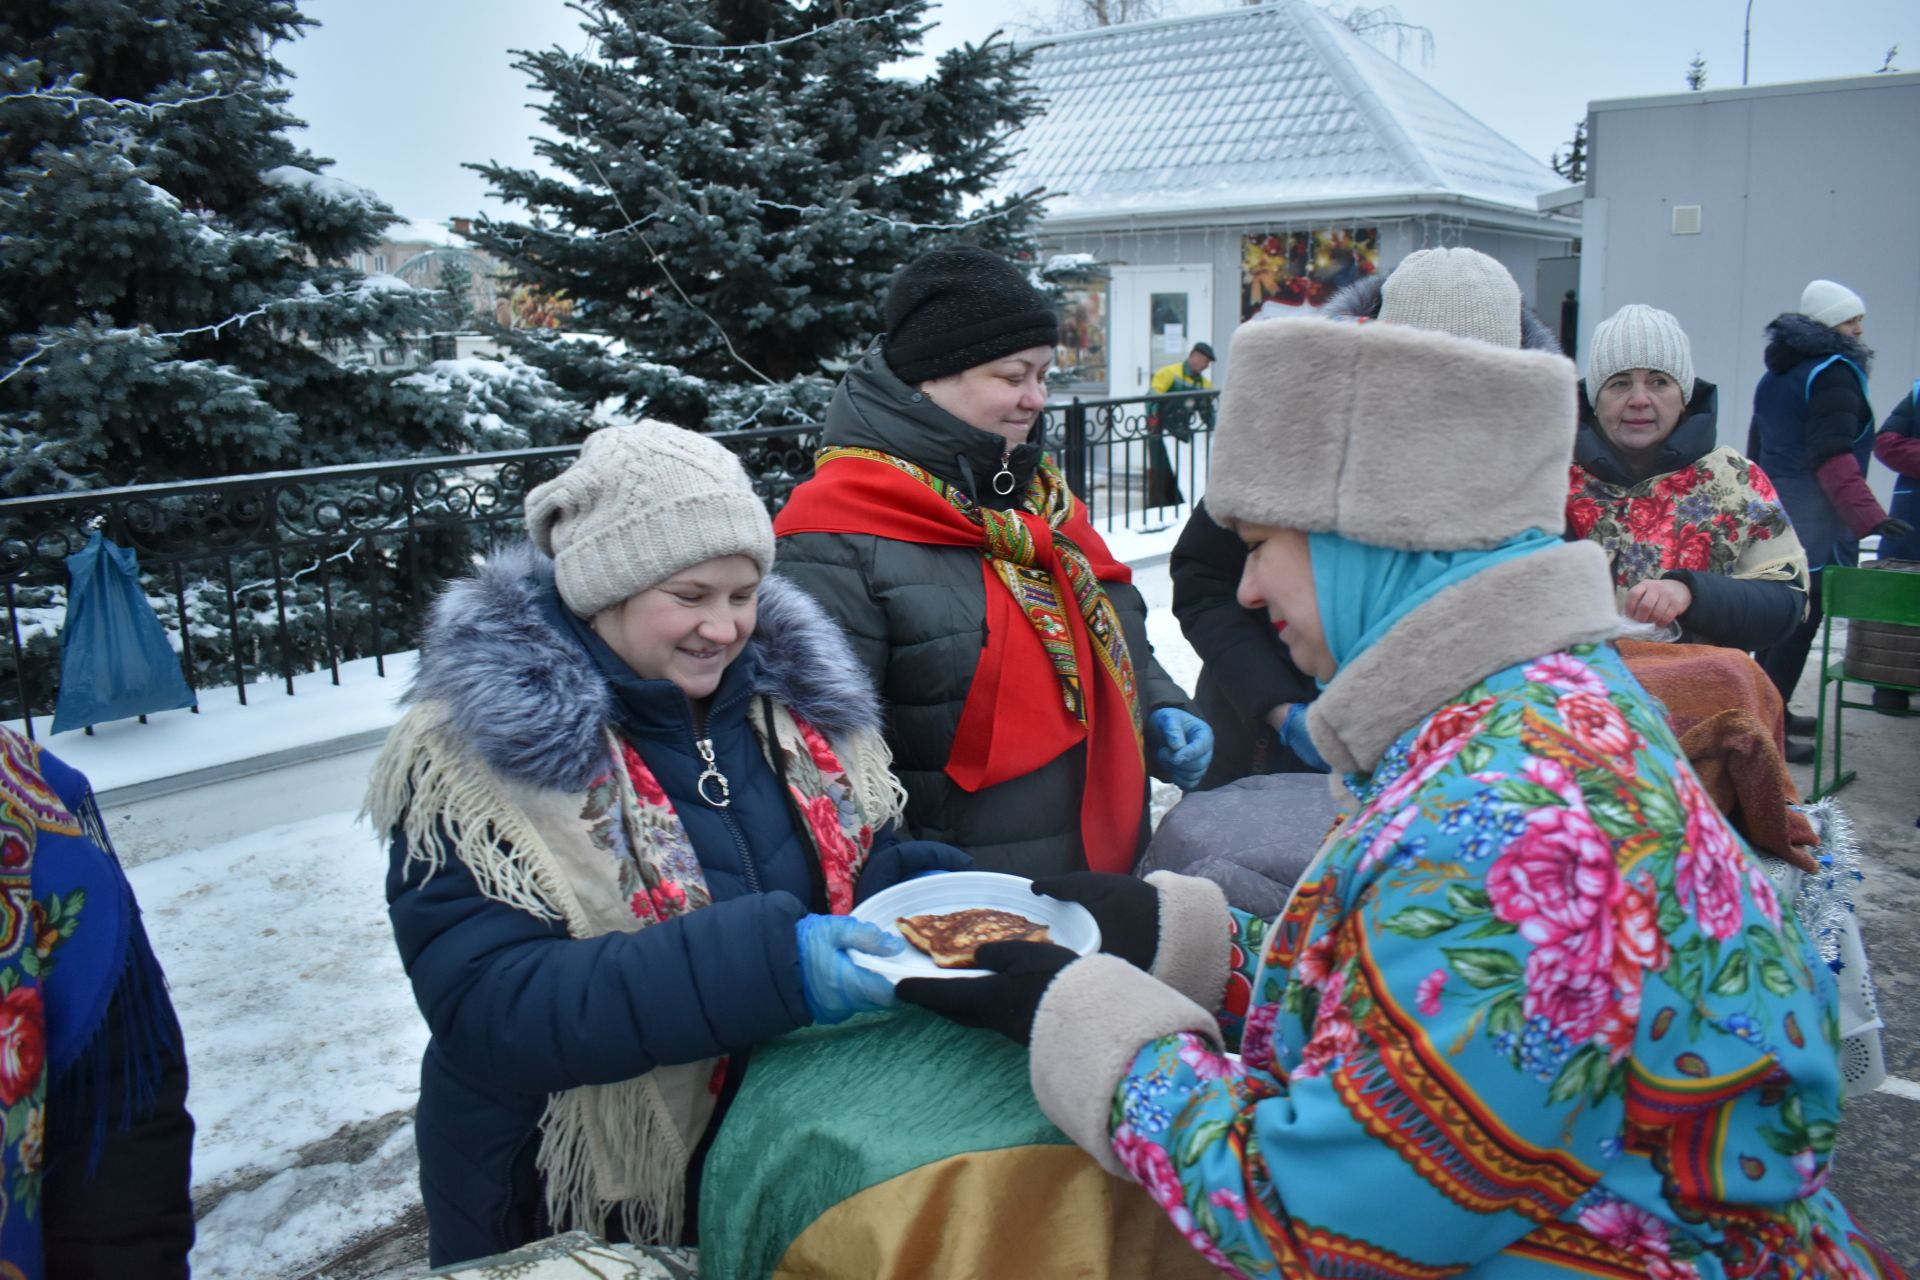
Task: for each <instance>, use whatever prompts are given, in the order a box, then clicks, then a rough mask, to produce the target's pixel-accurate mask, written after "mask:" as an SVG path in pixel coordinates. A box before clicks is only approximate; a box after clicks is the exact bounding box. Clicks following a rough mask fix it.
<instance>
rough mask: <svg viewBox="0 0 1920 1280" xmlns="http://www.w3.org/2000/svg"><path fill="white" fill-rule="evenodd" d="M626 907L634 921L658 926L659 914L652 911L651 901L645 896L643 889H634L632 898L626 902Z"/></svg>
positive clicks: (645, 892)
mask: <svg viewBox="0 0 1920 1280" xmlns="http://www.w3.org/2000/svg"><path fill="white" fill-rule="evenodd" d="M627 907H628V909H629V910H631V911H632V912H633V918H634V919H636V920H644V921H646V922H647V923H648V924H658V923H659V921H660V913H659V912H658V911H655V910H654V909H653V899H652V898H650V897H648V896H647V891H646V890H645V889H636V890H635V891H634V894H633V897H631V898H629V899H628V900H627Z"/></svg>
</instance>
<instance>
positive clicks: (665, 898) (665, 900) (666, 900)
mask: <svg viewBox="0 0 1920 1280" xmlns="http://www.w3.org/2000/svg"><path fill="white" fill-rule="evenodd" d="M650 896H651V897H652V898H653V910H654V914H655V915H656V916H657V917H658V918H659V919H662V920H665V919H667V918H668V917H669V916H676V915H679V914H680V913H681V912H683V911H685V910H686V909H687V891H686V890H685V889H682V888H681V887H680V886H679V885H677V884H675V883H674V882H673V881H671V880H664V881H662V882H661V883H659V884H657V885H655V886H654V887H653V888H652V890H650Z"/></svg>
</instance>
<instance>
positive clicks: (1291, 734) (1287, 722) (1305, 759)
mask: <svg viewBox="0 0 1920 1280" xmlns="http://www.w3.org/2000/svg"><path fill="white" fill-rule="evenodd" d="M1280 741H1282V742H1284V743H1285V744H1286V746H1287V750H1289V751H1291V752H1293V754H1295V755H1297V756H1299V757H1300V761H1301V763H1303V764H1305V765H1307V766H1308V767H1309V768H1312V769H1315V770H1317V771H1318V772H1320V773H1332V772H1333V766H1332V765H1330V764H1328V763H1327V762H1326V759H1325V758H1324V757H1323V756H1321V754H1320V749H1319V748H1318V747H1316V746H1314V745H1313V735H1312V734H1310V733H1308V732H1307V704H1306V703H1304V702H1292V703H1288V704H1287V714H1285V715H1284V716H1281V717H1280Z"/></svg>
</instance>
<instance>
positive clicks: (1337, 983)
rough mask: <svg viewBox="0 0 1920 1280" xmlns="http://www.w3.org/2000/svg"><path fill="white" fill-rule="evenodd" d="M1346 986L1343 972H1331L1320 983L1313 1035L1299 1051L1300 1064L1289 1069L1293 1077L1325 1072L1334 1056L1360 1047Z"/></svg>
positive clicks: (1310, 1075)
mask: <svg viewBox="0 0 1920 1280" xmlns="http://www.w3.org/2000/svg"><path fill="white" fill-rule="evenodd" d="M1346 990H1347V977H1346V975H1345V974H1343V973H1336V974H1334V975H1333V976H1332V977H1330V978H1328V979H1327V981H1326V983H1325V984H1324V985H1323V986H1322V987H1321V994H1320V1008H1319V1009H1318V1010H1317V1011H1316V1012H1315V1014H1314V1019H1313V1038H1312V1039H1311V1040H1309V1041H1307V1046H1306V1048H1304V1049H1302V1050H1301V1051H1300V1065H1299V1066H1298V1067H1295V1068H1294V1069H1293V1072H1292V1076H1293V1078H1294V1079H1295V1080H1303V1079H1309V1078H1311V1077H1313V1076H1317V1075H1322V1074H1324V1073H1325V1072H1326V1069H1327V1068H1328V1067H1329V1066H1331V1065H1332V1064H1333V1062H1334V1061H1335V1060H1336V1059H1338V1058H1342V1057H1345V1056H1346V1055H1347V1054H1349V1053H1352V1052H1353V1051H1354V1050H1355V1049H1357V1048H1359V1047H1360V1031H1359V1029H1358V1028H1357V1027H1355V1026H1354V1025H1353V1014H1352V1013H1351V1012H1350V1011H1349V1010H1348V1009H1347V1000H1346Z"/></svg>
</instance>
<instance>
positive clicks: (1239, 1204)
mask: <svg viewBox="0 0 1920 1280" xmlns="http://www.w3.org/2000/svg"><path fill="white" fill-rule="evenodd" d="M1207 1203H1209V1204H1211V1205H1212V1206H1213V1207H1214V1208H1216V1209H1225V1210H1226V1211H1227V1212H1228V1213H1230V1214H1232V1215H1233V1216H1234V1218H1235V1219H1236V1220H1237V1221H1240V1222H1245V1221H1246V1220H1247V1202H1246V1201H1245V1200H1242V1199H1241V1198H1240V1196H1239V1193H1238V1192H1234V1191H1229V1190H1227V1189H1226V1188H1225V1187H1221V1188H1219V1189H1218V1190H1217V1191H1214V1192H1213V1193H1212V1194H1210V1195H1208V1196H1207Z"/></svg>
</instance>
